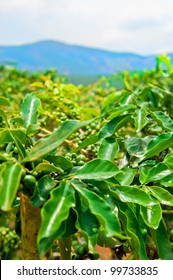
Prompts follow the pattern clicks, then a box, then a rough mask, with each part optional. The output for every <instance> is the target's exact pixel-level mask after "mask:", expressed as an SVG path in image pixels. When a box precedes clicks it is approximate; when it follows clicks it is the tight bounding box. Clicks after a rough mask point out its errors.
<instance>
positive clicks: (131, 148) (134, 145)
mask: <svg viewBox="0 0 173 280" xmlns="http://www.w3.org/2000/svg"><path fill="white" fill-rule="evenodd" d="M149 141H150V137H145V138H143V139H141V138H137V137H129V138H127V139H125V140H124V143H125V147H126V149H127V151H128V153H129V154H130V155H132V156H136V157H141V156H142V152H143V151H144V149H146V147H147V144H148V142H149Z"/></svg>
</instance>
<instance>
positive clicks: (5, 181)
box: [0, 162, 22, 211]
mask: <svg viewBox="0 0 173 280" xmlns="http://www.w3.org/2000/svg"><path fill="white" fill-rule="evenodd" d="M21 176H22V167H21V166H20V165H19V164H18V163H15V164H14V163H8V162H7V163H6V164H3V165H2V167H1V172H0V209H1V210H3V211H9V210H10V209H11V206H12V203H13V201H14V199H15V197H16V193H17V190H18V187H19V184H20V180H21Z"/></svg>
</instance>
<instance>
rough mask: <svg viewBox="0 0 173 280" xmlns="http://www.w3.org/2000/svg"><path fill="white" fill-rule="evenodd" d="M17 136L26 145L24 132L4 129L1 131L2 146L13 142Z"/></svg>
mask: <svg viewBox="0 0 173 280" xmlns="http://www.w3.org/2000/svg"><path fill="white" fill-rule="evenodd" d="M12 135H13V136H12ZM14 136H16V137H17V138H18V139H20V141H21V142H22V143H23V144H25V142H26V135H25V133H24V132H23V131H22V130H19V129H11V130H10V129H4V130H2V131H0V145H3V144H6V143H9V142H12V141H13V140H14V139H13V137H14Z"/></svg>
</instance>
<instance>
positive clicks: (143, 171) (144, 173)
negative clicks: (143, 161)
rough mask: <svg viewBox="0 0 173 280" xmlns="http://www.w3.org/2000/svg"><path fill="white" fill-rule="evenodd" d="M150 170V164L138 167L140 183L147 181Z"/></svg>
mask: <svg viewBox="0 0 173 280" xmlns="http://www.w3.org/2000/svg"><path fill="white" fill-rule="evenodd" d="M150 170H151V167H150V166H140V167H139V181H140V182H141V184H144V183H145V182H146V181H147V178H148V174H149V173H150Z"/></svg>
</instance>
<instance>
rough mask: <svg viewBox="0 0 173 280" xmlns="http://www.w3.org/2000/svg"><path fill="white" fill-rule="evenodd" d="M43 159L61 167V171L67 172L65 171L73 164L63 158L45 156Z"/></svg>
mask: <svg viewBox="0 0 173 280" xmlns="http://www.w3.org/2000/svg"><path fill="white" fill-rule="evenodd" d="M45 159H47V160H48V161H50V162H51V163H53V164H54V165H56V166H59V167H61V168H62V169H63V170H67V169H70V168H72V167H73V164H72V163H71V161H70V160H68V159H66V158H65V157H63V156H52V155H47V156H45Z"/></svg>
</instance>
